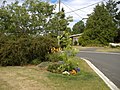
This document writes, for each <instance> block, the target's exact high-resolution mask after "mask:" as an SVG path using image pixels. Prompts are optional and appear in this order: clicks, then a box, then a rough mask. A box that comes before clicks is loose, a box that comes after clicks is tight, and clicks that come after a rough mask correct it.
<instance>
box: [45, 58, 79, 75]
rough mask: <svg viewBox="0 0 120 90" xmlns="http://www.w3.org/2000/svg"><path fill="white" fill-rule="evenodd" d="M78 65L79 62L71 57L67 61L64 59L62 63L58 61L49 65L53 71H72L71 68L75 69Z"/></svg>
mask: <svg viewBox="0 0 120 90" xmlns="http://www.w3.org/2000/svg"><path fill="white" fill-rule="evenodd" d="M76 67H78V64H77V62H75V61H74V60H73V58H69V59H68V60H67V61H63V62H62V63H60V62H57V63H53V64H52V65H49V66H48V69H47V70H48V71H50V72H53V73H62V72H64V71H68V72H70V71H71V70H75V68H76Z"/></svg>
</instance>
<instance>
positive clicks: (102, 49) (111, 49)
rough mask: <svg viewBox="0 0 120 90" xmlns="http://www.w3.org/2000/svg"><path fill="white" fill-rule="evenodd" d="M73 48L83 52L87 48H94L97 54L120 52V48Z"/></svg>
mask: <svg viewBox="0 0 120 90" xmlns="http://www.w3.org/2000/svg"><path fill="white" fill-rule="evenodd" d="M73 48H76V49H78V50H85V49H88V48H96V50H95V51H97V52H120V47H118V48H110V47H81V46H73Z"/></svg>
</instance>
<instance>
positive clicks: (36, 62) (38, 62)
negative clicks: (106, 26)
mask: <svg viewBox="0 0 120 90" xmlns="http://www.w3.org/2000/svg"><path fill="white" fill-rule="evenodd" d="M40 63H41V60H39V59H34V60H32V61H31V64H33V65H38V64H40Z"/></svg>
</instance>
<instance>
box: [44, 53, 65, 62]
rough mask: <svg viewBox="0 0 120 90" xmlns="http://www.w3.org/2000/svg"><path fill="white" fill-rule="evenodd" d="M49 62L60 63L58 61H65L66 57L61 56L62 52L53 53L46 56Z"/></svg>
mask: <svg viewBox="0 0 120 90" xmlns="http://www.w3.org/2000/svg"><path fill="white" fill-rule="evenodd" d="M46 58H47V60H48V61H50V62H58V61H63V59H64V57H63V56H62V55H61V53H60V52H58V53H52V54H48V55H47V56H46Z"/></svg>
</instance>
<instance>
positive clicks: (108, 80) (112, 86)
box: [81, 58, 120, 90]
mask: <svg viewBox="0 0 120 90" xmlns="http://www.w3.org/2000/svg"><path fill="white" fill-rule="evenodd" d="M81 59H83V60H84V61H86V63H87V64H88V65H89V66H90V67H91V68H92V69H93V70H94V71H95V72H96V73H97V74H98V75H99V76H100V77H101V78H102V80H103V81H104V82H105V83H106V84H107V85H108V87H109V88H110V89H111V90H120V89H119V88H118V87H117V86H116V85H115V84H114V83H113V82H112V81H111V80H110V79H108V78H107V77H106V76H105V75H104V74H103V73H102V72H101V71H100V70H99V69H98V68H97V67H95V66H94V65H93V64H92V63H91V62H90V61H89V60H87V59H85V58H81Z"/></svg>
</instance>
